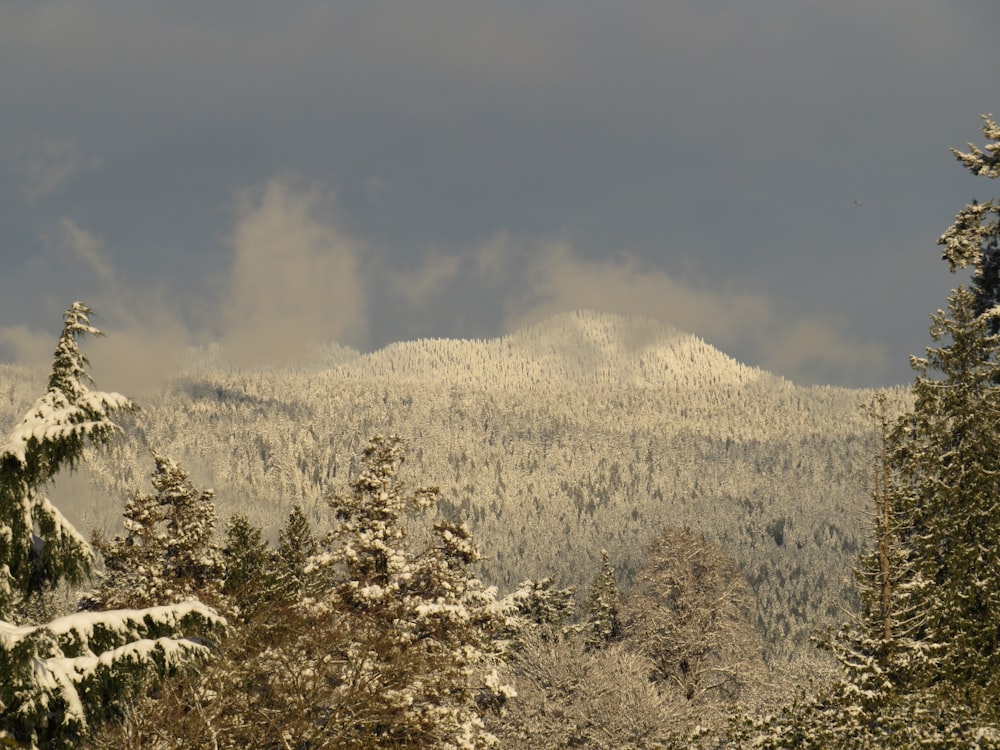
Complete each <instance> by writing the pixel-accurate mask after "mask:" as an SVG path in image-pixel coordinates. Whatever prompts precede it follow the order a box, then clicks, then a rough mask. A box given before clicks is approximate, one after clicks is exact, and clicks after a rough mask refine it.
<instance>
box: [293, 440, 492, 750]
mask: <svg viewBox="0 0 1000 750" xmlns="http://www.w3.org/2000/svg"><path fill="white" fill-rule="evenodd" d="M404 457H405V454H404V450H403V444H402V440H401V439H400V438H399V437H397V436H390V437H382V436H380V435H377V436H375V437H374V438H372V440H371V442H370V443H369V444H368V447H367V448H366V449H365V451H364V457H363V461H362V464H361V471H360V473H359V475H358V476H357V478H356V479H355V480H354V481H353V482H351V485H350V492H348V493H346V494H336V495H333V496H332V497H331V498H330V508H331V510H332V512H333V515H334V518H335V519H336V521H337V522H338V524H337V526H336V528H335V529H334V531H333V532H332V533H331V534H330V536H329V537H328V539H327V540H326V541H325V544H324V546H325V552H324V553H322V554H321V555H319V556H317V558H316V559H315V562H314V563H313V567H314V569H316V570H318V571H319V572H321V573H324V574H325V575H327V576H329V577H330V580H331V582H332V584H333V585H332V587H331V590H330V598H329V600H328V601H329V606H332V607H334V608H335V609H336V610H337V611H338V612H340V614H341V616H342V617H343V618H344V620H345V625H346V627H347V629H348V632H349V634H350V644H349V645H348V648H347V654H346V655H345V659H344V662H343V667H340V668H338V670H337V672H336V677H335V679H336V680H338V681H339V682H340V683H341V684H342V685H343V690H342V692H343V695H344V696H345V697H348V696H349V697H350V698H351V700H350V701H349V702H347V701H345V705H343V706H338V707H336V708H334V709H333V710H334V712H335V713H337V714H338V715H340V716H342V719H341V721H342V722H343V726H342V727H341V731H345V732H346V733H347V734H346V736H344V737H343V738H342V740H341V742H342V744H341V746H342V747H358V748H361V747H370V746H372V745H373V744H384V745H387V746H393V747H470V748H471V747H479V746H486V745H488V744H489V743H490V741H491V735H489V733H487V732H486V731H485V730H484V727H483V722H482V720H481V718H480V715H479V708H478V706H479V705H480V704H481V703H482V701H481V700H480V701H479V702H477V698H480V699H481V698H482V697H483V694H484V693H488V694H491V695H492V697H496V696H502V694H503V690H502V686H501V685H500V684H499V682H498V680H497V677H496V673H495V672H494V671H493V670H492V669H491V668H490V666H489V651H490V649H491V643H490V641H491V637H492V635H493V631H494V630H496V629H497V624H496V623H497V618H498V617H499V614H500V607H499V605H498V604H497V602H496V598H495V593H494V592H493V591H492V590H491V589H486V588H485V587H483V586H482V585H481V584H480V583H479V581H478V580H477V579H476V578H475V577H473V576H472V575H471V574H470V573H469V572H468V570H467V566H468V565H469V564H470V563H471V562H473V561H474V560H475V559H477V553H476V552H475V548H474V547H473V545H472V543H471V540H470V538H469V533H468V530H467V529H465V528H464V527H463V526H460V525H456V524H452V523H447V522H444V523H440V524H438V525H437V526H436V527H435V530H434V532H435V533H434V537H435V542H434V543H433V545H432V546H431V548H430V549H428V550H426V551H425V552H423V553H419V554H418V553H415V552H413V551H412V550H411V548H410V545H409V543H408V540H407V533H406V526H405V524H404V523H403V521H404V517H405V514H406V513H407V512H408V510H411V511H424V510H429V509H430V508H432V507H434V505H435V504H436V502H437V499H438V491H437V489H436V488H417V489H415V490H408V489H407V488H406V486H405V485H404V484H403V482H402V481H401V479H400V478H399V470H400V467H401V466H402V464H403V461H404ZM486 703H487V704H491V705H492V704H494V703H495V701H493V700H492V698H491V699H490V700H487V701H486Z"/></svg>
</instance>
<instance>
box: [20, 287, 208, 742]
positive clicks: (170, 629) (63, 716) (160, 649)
mask: <svg viewBox="0 0 1000 750" xmlns="http://www.w3.org/2000/svg"><path fill="white" fill-rule="evenodd" d="M90 314H91V311H90V310H89V309H87V308H86V307H85V306H84V305H82V304H81V303H79V302H77V303H74V304H73V305H72V306H71V307H70V308H69V310H68V311H67V312H66V315H65V316H64V320H65V325H64V327H63V333H62V335H61V337H60V339H59V345H58V348H57V350H56V356H55V361H54V363H53V368H52V375H51V377H50V378H49V389H48V391H47V392H46V394H45V395H44V396H42V397H41V398H40V399H38V401H36V402H35V404H34V406H32V408H31V410H30V411H29V412H28V414H27V415H26V416H25V417H24V419H23V420H22V421H21V423H20V424H19V425H17V426H16V427H15V428H14V430H13V431H12V433H11V434H10V436H9V437H8V440H7V442H6V443H5V444H3V445H2V446H0V617H2V618H3V619H0V742H4V743H9V742H11V741H13V742H16V743H19V744H21V745H24V746H27V747H31V748H60V749H61V748H71V747H77V746H78V745H79V741H80V738H81V737H82V735H83V733H84V732H85V731H86V730H87V729H88V726H90V725H92V724H94V723H99V722H101V721H105V720H108V719H112V718H115V717H116V715H117V712H119V711H120V710H121V706H122V704H123V702H124V701H125V700H126V699H127V698H128V697H129V696H131V695H135V694H136V693H137V692H139V691H141V690H143V689H144V688H145V687H146V686H147V685H148V684H149V682H150V680H151V679H153V678H154V677H156V676H160V675H164V674H166V673H168V672H171V671H173V670H175V669H177V668H179V667H180V666H182V665H184V664H187V663H189V660H190V657H191V656H192V655H204V654H205V653H207V648H206V646H205V645H204V644H203V643H201V642H200V641H198V640H196V639H194V638H191V637H190V636H192V635H194V634H201V635H204V634H207V633H208V632H209V631H211V630H212V629H213V628H215V627H219V626H221V625H222V621H221V620H220V619H219V618H218V617H217V616H216V614H215V613H214V612H213V611H212V610H210V609H209V608H207V607H205V606H204V605H202V604H199V603H197V602H190V603H186V604H183V605H176V606H172V607H159V608H151V609H145V610H129V611H111V612H87V613H78V614H75V615H70V616H67V617H62V618H57V619H55V620H52V621H50V622H47V623H44V624H41V625H22V626H16V625H13V624H10V623H8V622H5V621H4V619H7V618H10V617H11V615H12V614H15V613H16V610H17V608H18V605H19V603H20V602H21V601H22V600H23V599H24V598H25V597H28V596H31V595H33V594H36V593H40V592H42V591H45V590H46V589H49V588H52V587H53V586H55V585H56V584H57V583H58V582H60V581H67V582H70V583H76V582H79V581H80V580H81V578H82V577H83V576H85V575H86V574H88V573H89V572H90V570H91V566H92V561H93V551H92V550H91V548H90V546H89V545H88V544H87V542H86V540H85V539H83V537H81V536H80V535H79V533H77V531H76V530H75V529H74V528H73V526H72V525H71V524H70V523H69V522H68V521H66V519H65V518H64V517H63V516H62V515H61V514H60V513H59V511H58V510H57V509H56V508H55V507H54V506H53V505H51V503H49V501H48V500H47V499H46V498H45V497H44V495H42V493H41V489H42V487H43V486H44V485H46V484H48V483H49V482H51V481H52V480H53V478H54V477H55V475H56V474H57V473H58V471H59V470H60V469H62V468H67V467H68V468H73V467H75V466H76V465H77V464H78V462H79V461H80V459H81V458H82V455H83V449H84V447H85V446H86V445H87V444H88V443H95V444H97V445H101V444H103V443H105V442H107V441H108V440H109V439H110V438H111V436H112V435H113V434H114V433H115V432H117V431H119V429H120V428H119V427H118V425H117V424H116V423H115V422H114V421H113V420H112V416H113V415H114V414H116V413H121V412H126V411H129V410H131V409H133V408H134V407H133V405H132V403H131V402H130V401H129V400H128V399H126V398H125V397H124V396H121V395H119V394H116V393H103V392H99V391H91V390H89V387H88V383H90V382H91V381H90V378H89V376H88V375H87V372H86V365H87V360H86V358H85V357H84V356H83V354H82V353H81V352H80V351H79V349H78V348H77V344H76V339H77V338H78V337H80V336H81V335H84V334H88V333H89V334H93V335H100V332H99V331H98V330H97V329H95V328H93V327H91V326H90V323H89V319H88V316H89V315H90Z"/></svg>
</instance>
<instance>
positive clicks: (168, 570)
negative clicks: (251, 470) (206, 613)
mask: <svg viewBox="0 0 1000 750" xmlns="http://www.w3.org/2000/svg"><path fill="white" fill-rule="evenodd" d="M155 460H156V471H155V472H154V473H153V476H152V478H151V482H152V484H153V488H154V489H155V490H156V494H155V495H149V494H147V495H136V496H134V497H133V498H131V499H130V500H129V501H128V503H126V505H125V531H126V534H125V536H124V537H121V536H117V537H115V538H114V539H112V540H110V541H107V542H105V541H104V540H102V539H101V538H100V537H96V538H95V546H96V547H97V549H98V551H99V552H100V553H101V555H102V557H103V558H104V567H105V571H106V572H105V577H104V582H103V585H102V586H101V588H100V590H99V591H98V592H97V593H96V594H95V595H94V596H93V597H92V599H91V600H90V602H89V604H90V606H94V607H99V608H109V607H143V606H151V605H153V604H169V603H172V602H180V601H184V600H186V599H192V598H209V599H212V598H215V597H216V596H217V594H218V593H219V591H220V588H221V586H222V583H223V579H224V576H225V569H224V565H223V561H222V555H221V552H220V550H219V549H218V546H217V545H216V543H215V524H216V516H215V503H214V495H213V493H212V491H211V490H205V491H203V492H198V491H197V490H196V489H195V488H194V486H193V485H192V484H191V480H190V479H189V478H188V474H187V472H186V471H184V470H183V469H182V468H181V467H180V466H178V465H177V463H176V462H175V461H173V460H172V459H169V458H165V457H163V456H156V457H155Z"/></svg>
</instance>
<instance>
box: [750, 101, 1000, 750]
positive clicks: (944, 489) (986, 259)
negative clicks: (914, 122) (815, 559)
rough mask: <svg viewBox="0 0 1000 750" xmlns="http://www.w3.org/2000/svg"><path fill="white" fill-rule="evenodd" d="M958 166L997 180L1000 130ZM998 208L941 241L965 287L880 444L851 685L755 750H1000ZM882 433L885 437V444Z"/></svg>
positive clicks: (943, 314) (784, 719) (937, 322)
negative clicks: (966, 276)
mask: <svg viewBox="0 0 1000 750" xmlns="http://www.w3.org/2000/svg"><path fill="white" fill-rule="evenodd" d="M984 120H985V123H984V126H983V133H984V135H985V136H986V138H987V139H988V140H989V141H990V143H989V144H988V145H987V146H986V147H985V149H980V148H978V147H976V146H973V145H971V144H970V150H969V152H967V153H963V152H961V151H958V150H954V151H953V153H954V154H955V156H956V158H958V160H959V161H961V162H962V163H963V164H964V165H965V166H966V168H968V169H969V170H970V171H971V172H972V173H973V174H976V175H979V176H985V177H988V178H990V179H995V178H997V177H998V176H1000V126H998V125H997V123H996V122H995V121H994V120H993V119H992V118H991V117H986V118H984ZM998 218H1000V204H998V203H997V202H996V201H995V200H991V201H988V202H986V203H979V202H973V203H971V204H969V205H967V206H966V207H965V208H963V209H962V210H961V211H960V212H959V213H958V215H957V217H956V219H955V222H954V224H952V226H951V227H949V229H948V230H947V231H946V232H945V233H944V234H943V235H942V236H941V238H940V239H939V240H938V244H939V245H941V246H942V247H943V251H942V258H943V259H944V260H945V261H946V262H947V263H948V267H949V270H950V271H951V272H952V273H957V272H959V271H962V270H965V269H969V270H970V271H971V281H970V283H969V284H968V285H966V284H960V285H959V286H957V287H956V288H955V289H953V290H952V291H951V294H950V295H949V297H948V308H947V310H938V311H937V312H936V313H934V314H933V315H932V316H931V321H932V323H931V328H930V335H931V339H932V342H933V343H932V345H931V346H929V347H927V350H926V354H925V356H924V357H912V358H911V364H912V366H913V369H914V370H915V372H916V378H915V382H914V384H913V396H914V405H913V409H912V410H911V411H909V412H907V413H905V414H904V415H903V416H902V417H901V418H900V419H899V421H898V422H897V423H896V425H895V427H894V428H893V429H892V430H891V431H890V430H888V425H887V422H886V421H885V420H884V419H882V420H881V421H880V424H879V425H878V427H879V429H878V430H877V437H879V442H880V444H881V448H882V450H883V455H882V456H881V458H880V464H881V466H880V475H881V479H880V481H879V482H877V483H876V492H875V496H874V497H875V521H876V523H875V526H874V540H873V541H874V544H873V548H872V550H871V551H870V552H869V553H867V554H866V555H864V556H863V557H862V558H861V562H860V566H859V578H858V580H859V583H860V593H861V605H862V606H861V611H860V616H859V617H858V619H857V621H856V622H855V623H851V624H848V625H847V626H845V627H844V628H843V629H842V631H841V635H840V638H839V639H838V640H837V641H835V643H834V646H835V652H836V653H837V654H838V656H839V657H840V661H841V663H842V665H843V666H844V667H845V677H844V679H843V680H841V681H840V682H839V683H838V684H837V685H836V686H835V687H834V689H833V690H832V691H828V692H826V693H825V694H824V693H821V694H820V695H819V696H818V697H817V698H814V699H812V700H807V701H805V702H804V703H803V704H802V705H800V706H798V707H796V708H793V709H789V710H787V711H785V712H784V713H783V714H782V716H780V717H778V718H776V719H771V720H770V722H769V723H768V725H767V727H766V728H765V731H763V732H762V733H761V734H760V735H758V737H757V739H756V740H755V741H756V742H757V743H758V744H759V746H760V747H773V748H778V747H781V748H784V747H793V746H794V747H816V748H821V747H832V746H850V747H858V748H876V747H879V748H881V747H921V748H923V747H935V748H938V747H939V748H948V747H979V748H987V747H989V748H996V747H1000V708H998V704H997V701H996V695H997V692H998V690H1000V516H998V514H997V509H998V506H997V499H998V498H1000V306H998V302H1000V273H998V271H1000V265H998V263H1000V257H998V252H1000V223H998ZM887 433H888V434H887Z"/></svg>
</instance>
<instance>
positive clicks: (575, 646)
mask: <svg viewBox="0 0 1000 750" xmlns="http://www.w3.org/2000/svg"><path fill="white" fill-rule="evenodd" d="M650 669H651V664H650V663H649V659H648V657H646V656H643V655H641V654H637V653H635V652H632V651H629V650H627V649H625V648H623V646H622V645H621V644H610V645H608V646H607V647H606V648H601V649H596V650H595V649H588V648H587V647H586V645H585V644H584V643H583V641H582V640H581V639H580V638H575V637H570V638H559V639H555V638H551V637H545V636H544V631H542V630H538V629H535V630H532V631H528V632H526V633H524V634H523V637H522V640H521V643H520V646H519V648H518V649H517V651H516V652H515V654H514V656H513V660H512V664H511V671H512V673H513V679H514V681H515V687H516V689H517V696H516V698H513V699H512V700H511V701H510V703H509V710H508V712H507V713H505V714H504V715H503V716H502V717H499V718H496V719H494V720H492V721H491V722H490V723H489V726H490V728H491V729H493V731H494V732H495V733H496V735H497V737H498V738H499V739H500V747H505V748H507V747H509V748H539V749H540V750H543V749H547V748H570V747H585V748H604V749H605V750H639V749H640V748H642V749H646V748H648V749H649V750H652V749H653V748H661V749H662V748H667V747H677V748H681V747H683V748H688V747H691V745H689V744H687V743H684V742H682V741H681V740H680V737H682V736H683V734H684V720H685V719H686V715H685V713H684V711H683V707H679V706H678V705H677V704H675V703H672V702H671V701H670V700H669V699H668V698H666V697H664V696H663V695H661V694H660V692H659V691H657V689H656V686H655V685H654V684H653V683H651V682H650V681H649V672H650Z"/></svg>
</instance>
